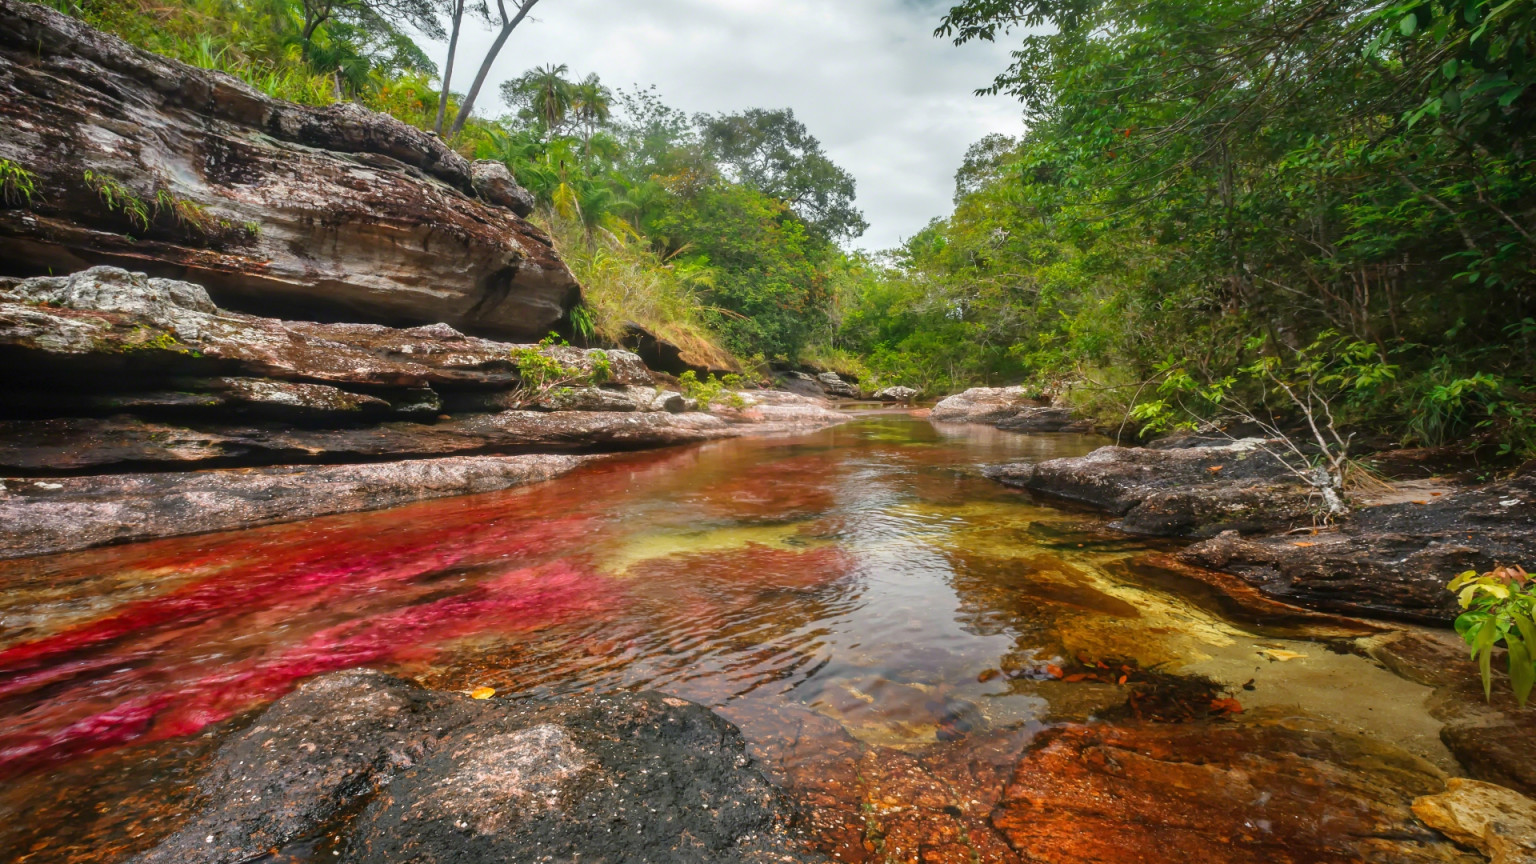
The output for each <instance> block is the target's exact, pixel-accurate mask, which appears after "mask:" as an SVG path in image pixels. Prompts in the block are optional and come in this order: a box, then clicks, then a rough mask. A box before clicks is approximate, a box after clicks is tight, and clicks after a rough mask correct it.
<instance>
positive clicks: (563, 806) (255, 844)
mask: <svg viewBox="0 0 1536 864" xmlns="http://www.w3.org/2000/svg"><path fill="white" fill-rule="evenodd" d="M201 787H202V790H203V793H204V797H205V800H206V802H207V803H206V805H205V806H204V807H203V808H202V809H201V810H199V811H198V812H197V813H195V814H194V815H193V816H192V818H191V819H190V820H189V821H188V823H187V824H186V825H185V826H184V827H182V828H181V829H180V830H179V831H177V832H176V833H175V834H173V835H171V836H170V837H168V838H167V839H165V840H164V841H162V842H161V843H160V844H159V845H157V846H156V847H154V848H153V849H151V850H149V851H148V852H145V853H143V854H141V855H139V856H138V857H136V858H135V859H133V861H134V862H135V864H171V862H187V864H190V862H198V864H234V862H239V861H245V860H249V859H252V858H255V857H257V856H260V855H263V854H265V853H267V852H268V851H269V850H272V849H274V848H275V849H281V848H282V847H283V846H285V845H287V844H290V843H293V842H295V841H299V840H303V839H307V838H310V837H314V836H318V835H320V834H322V833H324V832H332V833H338V832H339V833H340V834H341V835H342V839H341V842H340V843H339V844H338V846H339V848H337V849H336V851H337V852H338V855H337V856H335V857H336V858H337V859H338V860H340V861H342V862H395V861H404V860H411V861H418V862H449V861H453V862H492V861H543V860H580V861H590V862H628V861H649V862H668V861H678V862H682V861H689V862H693V861H722V862H809V861H821V860H824V859H822V858H821V857H820V856H814V855H809V854H806V853H803V852H800V851H798V850H797V849H796V848H794V846H793V845H792V844H791V843H790V840H789V837H788V833H787V827H788V824H789V815H790V814H789V810H788V807H787V806H786V805H785V803H784V802H783V800H782V799H781V798H780V796H779V794H778V793H777V792H775V791H774V789H773V787H772V786H770V785H769V783H768V782H767V780H766V779H765V778H764V777H763V776H762V774H761V773H760V772H759V771H758V770H757V768H756V767H755V766H754V765H753V764H752V760H751V759H750V758H749V757H748V756H747V754H746V752H745V745H744V743H743V741H742V738H741V734H740V733H739V732H738V731H737V730H736V729H735V727H733V726H731V725H730V724H729V723H727V722H726V721H725V720H723V719H721V718H719V717H717V716H716V715H714V714H713V713H711V712H710V711H708V710H707V709H705V708H703V707H700V706H698V705H695V704H692V703H689V702H685V701H683V700H681V699H673V698H670V697H664V696H662V695H660V694H658V693H638V694H630V693H625V694H616V695H611V696H589V695H582V696H569V697H564V698H561V699H557V700H553V701H548V702H543V701H533V700H508V699H491V700H479V701H477V700H472V699H470V698H467V697H464V696H459V695H456V694H446V693H435V692H431V691H426V690H422V689H421V688H419V687H417V686H416V685H414V684H411V683H409V682H406V681H402V680H400V679H397V678H393V677H390V676H387V675H383V674H380V673H377V672H370V671H367V670H356V671H350V672H339V673H334V674H331V675H326V676H323V677H320V678H317V679H315V680H313V681H311V682H309V683H308V684H305V685H304V686H303V687H301V688H300V689H299V690H298V691H297V692H295V693H293V694H291V695H289V696H287V697H285V698H284V699H281V700H279V701H278V702H277V703H275V704H274V705H273V706H272V707H270V708H269V709H267V710H266V711H265V712H264V713H263V714H262V715H261V716H260V717H258V718H257V719H256V720H255V721H254V723H253V724H252V725H251V726H250V728H249V729H247V730H246V731H245V732H244V733H241V734H240V735H239V736H238V737H236V738H234V739H232V740H231V741H229V742H228V743H226V744H225V745H224V747H223V748H222V749H221V750H220V752H219V754H218V756H217V757H216V758H215V760H214V763H213V766H212V768H211V769H210V770H209V772H208V774H207V775H206V777H205V778H204V779H203V781H202V783H201ZM358 807H362V808H363V810H362V813H361V815H360V816H358V817H357V819H356V820H355V821H353V822H350V823H348V822H347V820H346V817H347V815H348V814H349V812H352V811H355V810H356V809H357V808H358Z"/></svg>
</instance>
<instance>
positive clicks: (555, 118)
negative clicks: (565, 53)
mask: <svg viewBox="0 0 1536 864" xmlns="http://www.w3.org/2000/svg"><path fill="white" fill-rule="evenodd" d="M570 71H571V70H570V67H569V66H566V65H565V64H564V63H561V64H560V65H558V66H556V65H555V64H553V63H551V64H549V65H547V66H540V67H538V68H537V69H533V70H531V71H529V72H526V73H524V74H523V77H522V79H521V80H520V81H519V82H518V84H519V89H523V90H524V91H525V93H526V96H527V99H528V107H529V108H530V109H531V110H532V111H533V116H534V117H535V118H537V119H538V121H539V122H540V123H542V124H543V125H544V135H545V137H546V138H553V137H554V136H555V132H556V131H557V130H558V129H559V128H560V127H561V126H564V125H565V121H566V118H567V117H568V116H569V115H570V112H571V105H572V103H573V101H574V99H575V93H576V85H574V84H572V83H571V82H570V81H569V80H567V79H566V77H565V76H566V74H567V73H569V72H570Z"/></svg>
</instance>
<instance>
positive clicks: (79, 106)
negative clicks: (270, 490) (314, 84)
mask: <svg viewBox="0 0 1536 864" xmlns="http://www.w3.org/2000/svg"><path fill="white" fill-rule="evenodd" d="M0 159H6V160H9V161H10V162H12V163H14V164H15V165H16V166H18V167H19V168H21V169H23V170H25V171H28V172H30V174H31V176H32V178H33V182H34V183H35V186H36V190H35V192H34V193H33V194H32V195H30V196H29V197H28V198H27V199H26V200H25V201H22V202H19V203H20V204H21V206H20V207H6V208H5V209H0V261H3V262H4V263H3V265H0V267H3V269H4V271H8V272H10V273H11V274H12V275H25V274H29V273H43V272H55V273H67V272H70V271H74V270H79V269H82V268H84V267H87V266H90V265H93V264H103V263H110V264H118V265H123V266H129V267H132V268H133V269H136V270H145V271H149V272H152V273H154V274H157V275H162V276H176V277H183V278H193V279H195V280H196V281H198V282H200V283H202V284H203V285H205V286H207V288H208V289H209V291H210V293H212V295H213V297H214V298H215V299H217V300H218V301H219V302H220V303H222V304H224V305H227V306H234V307H238V308H246V309H249V310H251V311H260V312H267V313H278V314H284V315H287V316H289V317H300V316H302V317H311V318H320V319H329V320H348V321H366V322H376V323H384V324H395V325H411V324H431V323H435V322H446V323H448V324H450V325H452V326H454V327H456V328H459V329H461V330H464V331H466V332H471V333H478V334H481V335H491V336H497V337H504V338H539V337H542V336H543V335H545V334H546V333H547V332H549V331H550V330H551V329H555V328H558V327H560V326H561V325H562V323H563V322H564V321H565V318H566V313H567V311H568V310H569V309H570V308H572V307H573V306H574V305H575V303H576V302H577V301H578V300H579V298H580V289H579V287H578V285H577V284H576V281H575V279H574V278H573V277H572V275H571V273H570V271H569V270H567V269H566V266H565V264H564V263H563V262H562V261H561V260H560V258H559V256H558V255H557V254H556V253H555V251H554V249H553V246H552V245H551V242H550V240H549V238H548V237H547V236H546V235H544V234H543V233H542V232H541V231H539V230H538V229H537V228H536V227H534V226H533V225H531V224H529V223H528V222H526V221H524V220H523V219H522V218H521V217H519V216H518V214H517V212H515V210H516V209H518V208H520V207H521V205H520V203H519V202H518V200H517V196H516V194H515V192H513V191H512V190H511V189H509V188H507V187H506V186H505V184H502V183H499V182H497V180H499V179H500V178H499V177H498V178H491V177H489V175H488V173H487V169H485V168H483V167H482V168H481V169H480V170H479V172H478V178H477V172H476V171H475V170H474V169H472V168H471V166H470V164H469V163H468V162H467V161H466V160H465V159H463V157H461V156H459V155H458V154H457V153H455V152H454V151H453V150H451V149H450V148H449V147H448V146H447V145H445V144H443V143H442V142H441V141H438V140H437V139H435V138H433V137H432V136H430V135H428V134H426V133H424V132H421V131H420V130H417V129H415V128H413V127H410V126H407V125H406V124H404V123H401V122H400V121H398V120H395V119H394V118H391V117H389V116H387V115H383V114H377V113H374V112H371V111H368V110H366V109H364V108H361V107H360V106H357V105H355V104H350V103H344V104H337V105H331V106H327V107H325V108H313V107H307V106H302V105H295V104H292V103H288V102H282V101H279V100H276V99H272V98H269V97H267V96H265V95H263V94H262V93H260V92H258V91H257V90H255V89H254V88H252V87H250V86H248V85H246V84H244V83H242V82H241V81H239V80H237V79H235V78H233V77H231V76H229V75H226V74H224V73H220V72H214V71H210V70H206V69H198V68H194V67H191V66H187V65H185V64H182V63H178V62H176V61H173V60H169V59H166V58H164V57H160V56H158V55H155V54H151V53H148V52H145V51H140V50H138V49H136V48H133V47H132V46H130V45H128V44H127V43H125V42H123V41H122V40H120V39H117V38H116V37H113V36H109V35H106V34H103V33H100V32H98V31H96V30H93V29H91V28H90V27H88V26H86V25H85V24H83V23H81V22H79V21H77V20H75V19H73V18H70V17H68V16H65V15H61V14H59V13H57V12H54V11H53V10H51V9H49V8H47V7H46V6H43V5H38V4H32V3H24V2H19V0H0ZM477 179H479V180H480V182H479V183H478V184H477V183H476V180H477ZM514 185H515V184H514ZM477 186H478V188H480V189H482V190H484V195H485V196H486V197H484V198H483V197H480V196H479V195H477V192H476V190H477ZM109 198H110V199H111V200H110V202H109V200H108V199H109ZM487 199H490V200H487ZM499 205H500V206H499ZM509 207H510V208H513V209H508V208H509Z"/></svg>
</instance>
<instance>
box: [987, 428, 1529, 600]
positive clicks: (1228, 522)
mask: <svg viewBox="0 0 1536 864" xmlns="http://www.w3.org/2000/svg"><path fill="white" fill-rule="evenodd" d="M987 473H988V475H989V476H991V477H993V478H994V479H996V480H998V481H999V482H1001V483H1004V484H1006V485H1009V486H1014V487H1016V488H1019V489H1025V490H1028V491H1030V492H1034V493H1038V494H1041V495H1044V496H1047V497H1050V498H1054V499H1062V500H1067V501H1073V502H1078V503H1081V504H1085V505H1088V506H1090V507H1093V508H1095V509H1099V510H1103V511H1105V512H1108V513H1110V514H1112V515H1114V516H1117V517H1119V521H1118V522H1117V523H1116V526H1117V527H1119V528H1121V529H1123V530H1125V531H1127V532H1130V533H1133V534H1145V535H1151V536H1159V537H1177V538H1183V539H1195V540H1200V541H1201V542H1198V543H1196V544H1194V545H1193V546H1190V547H1188V548H1186V549H1185V550H1183V551H1182V552H1180V553H1179V557H1180V558H1182V559H1183V560H1185V561H1187V562H1189V563H1192V564H1198V565H1201V566H1206V567H1211V568H1215V569H1219V570H1225V571H1227V572H1230V573H1235V574H1237V575H1238V576H1241V577H1242V578H1243V579H1245V580H1247V581H1248V582H1250V583H1251V584H1253V585H1255V586H1256V587H1258V588H1259V589H1260V590H1262V591H1264V592H1265V593H1267V594H1270V595H1272V596H1275V597H1279V598H1283V599H1286V600H1289V601H1291V602H1296V603H1301V604H1303V605H1308V606H1313V607H1316V608H1324V609H1329V610H1333V611H1340V612H1348V613H1352V614H1361V615H1367V616H1385V617H1389V618H1399V619H1407V620H1413V621H1422V622H1427V623H1437V624H1442V625H1444V624H1449V623H1450V621H1451V619H1452V618H1454V617H1455V616H1456V614H1457V612H1458V611H1459V610H1458V607H1457V606H1456V602H1455V598H1454V597H1453V596H1452V595H1451V593H1450V592H1448V591H1446V590H1445V585H1446V583H1447V582H1448V581H1449V580H1450V579H1451V577H1453V576H1455V575H1456V574H1457V573H1460V572H1463V571H1465V570H1480V571H1481V570H1489V569H1492V568H1493V567H1494V566H1496V565H1499V564H1508V565H1513V564H1521V563H1526V562H1530V561H1533V560H1536V472H1533V471H1529V470H1527V471H1525V472H1523V473H1520V474H1518V475H1517V476H1515V477H1512V478H1510V479H1508V480H1501V481H1498V482H1494V483H1488V484H1483V485H1480V486H1471V487H1465V488H1455V487H1448V488H1450V489H1451V491H1449V492H1433V493H1429V492H1426V493H1424V494H1425V497H1424V499H1423V500H1415V501H1406V502H1397V503H1383V504H1379V505H1376V506H1360V507H1357V508H1355V509H1354V510H1353V511H1352V512H1351V513H1350V514H1349V515H1347V516H1345V517H1343V518H1341V519H1338V520H1335V521H1334V522H1331V523H1326V524H1325V523H1324V522H1323V521H1322V519H1321V515H1320V513H1321V509H1320V501H1319V499H1318V497H1317V495H1316V493H1315V491H1314V490H1313V489H1311V488H1310V487H1308V486H1307V485H1306V484H1304V483H1302V482H1300V481H1299V480H1298V479H1297V478H1296V476H1295V475H1294V474H1292V473H1291V472H1290V471H1289V469H1287V468H1286V466H1285V465H1284V464H1283V463H1282V462H1281V461H1280V460H1279V459H1277V458H1276V457H1275V456H1274V455H1272V453H1271V451H1270V450H1269V449H1268V447H1267V445H1266V444H1265V443H1264V442H1263V441H1261V440H1258V439H1247V440H1243V441H1237V442H1232V443H1228V444H1220V445H1214V446H1208V447H1191V448H1184V449H1153V448H1141V447H1136V448H1127V447H1104V448H1101V449H1099V450H1096V451H1094V452H1093V453H1091V454H1089V455H1087V456H1083V457H1078V458H1074V459H1056V460H1051V461H1047V462H1040V463H1016V464H1009V465H1000V466H993V467H991V468H989V469H988V470H987ZM1366 503H1367V505H1369V502H1366Z"/></svg>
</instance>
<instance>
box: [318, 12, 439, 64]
mask: <svg viewBox="0 0 1536 864" xmlns="http://www.w3.org/2000/svg"><path fill="white" fill-rule="evenodd" d="M303 7H304V26H303V29H302V30H300V31H299V38H300V40H301V41H302V42H303V46H304V53H305V56H308V55H309V51H310V46H311V44H312V43H313V41H314V38H315V31H317V30H318V29H320V26H321V25H323V24H325V23H327V22H330V21H343V22H347V23H351V24H358V25H362V26H364V27H365V28H374V27H377V26H379V25H381V24H382V25H385V26H392V25H399V24H409V25H411V26H412V27H415V28H416V29H418V30H420V31H422V32H423V33H425V34H427V35H428V36H431V37H433V38H440V37H441V36H442V35H443V28H442V25H441V24H439V23H438V20H437V10H436V9H434V8H433V5H432V0H303Z"/></svg>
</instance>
